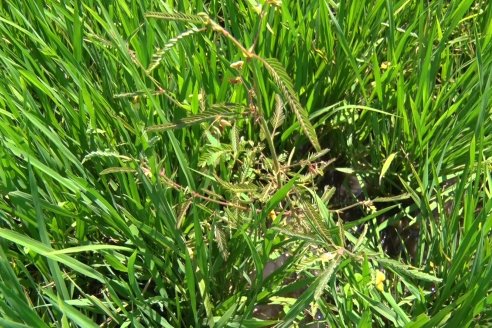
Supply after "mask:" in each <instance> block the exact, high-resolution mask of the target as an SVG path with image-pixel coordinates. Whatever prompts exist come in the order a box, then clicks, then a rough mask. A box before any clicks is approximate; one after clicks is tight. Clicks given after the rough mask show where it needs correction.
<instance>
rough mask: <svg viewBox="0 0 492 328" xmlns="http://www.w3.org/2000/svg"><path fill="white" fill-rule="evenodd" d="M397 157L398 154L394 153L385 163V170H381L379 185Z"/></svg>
mask: <svg viewBox="0 0 492 328" xmlns="http://www.w3.org/2000/svg"><path fill="white" fill-rule="evenodd" d="M395 156H396V153H392V154H390V155H389V156H388V158H386V160H385V161H384V164H383V168H382V169H381V174H380V175H379V184H381V180H382V179H383V177H384V175H385V174H386V172H387V171H388V169H389V167H390V165H391V162H393V160H394V159H395Z"/></svg>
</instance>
